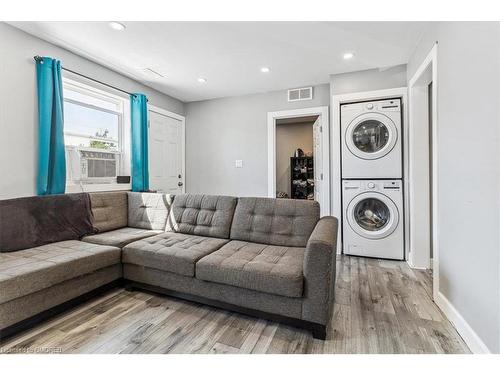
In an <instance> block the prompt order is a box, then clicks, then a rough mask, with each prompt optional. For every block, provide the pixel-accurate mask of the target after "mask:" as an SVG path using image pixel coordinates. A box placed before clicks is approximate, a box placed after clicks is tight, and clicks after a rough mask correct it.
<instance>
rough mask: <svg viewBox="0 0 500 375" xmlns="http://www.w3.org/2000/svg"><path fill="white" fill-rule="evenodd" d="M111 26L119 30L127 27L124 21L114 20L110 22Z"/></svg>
mask: <svg viewBox="0 0 500 375" xmlns="http://www.w3.org/2000/svg"><path fill="white" fill-rule="evenodd" d="M109 27H111V28H112V29H113V30H118V31H123V30H125V29H126V28H127V26H125V25H124V24H123V23H120V22H116V21H112V22H110V23H109Z"/></svg>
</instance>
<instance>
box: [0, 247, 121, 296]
mask: <svg viewBox="0 0 500 375" xmlns="http://www.w3.org/2000/svg"><path fill="white" fill-rule="evenodd" d="M120 253H121V250H120V249H119V248H117V247H112V246H101V245H95V244H90V243H86V242H82V241H75V240H69V241H62V242H55V243H52V244H48V245H43V246H38V247H33V248H31V249H26V250H20V251H16V252H13V253H0V303H4V302H7V301H10V300H13V299H15V298H19V297H23V296H26V295H28V294H31V293H34V292H37V291H39V290H42V289H45V288H48V287H51V286H53V285H56V284H58V283H61V282H63V281H66V280H69V279H72V278H75V277H78V276H81V275H85V274H88V273H91V272H93V271H96V270H98V269H101V268H104V267H108V266H111V265H114V264H119V263H120V255H121V254H120Z"/></svg>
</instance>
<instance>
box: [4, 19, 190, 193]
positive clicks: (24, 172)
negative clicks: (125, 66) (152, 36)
mask: <svg viewBox="0 0 500 375" xmlns="http://www.w3.org/2000/svg"><path fill="white" fill-rule="evenodd" d="M34 55H42V56H51V57H54V58H57V59H60V60H61V61H62V63H63V65H64V66H67V67H68V68H70V69H73V70H76V71H78V72H81V73H83V74H85V75H88V76H90V77H93V78H96V79H99V80H102V81H103V82H106V83H109V84H111V85H114V86H117V87H120V88H122V89H124V90H127V91H131V92H136V91H137V92H143V93H145V94H146V95H147V96H148V98H149V102H150V103H151V104H153V105H156V106H158V107H161V108H164V109H166V110H170V111H172V112H176V113H179V114H183V113H184V105H183V103H182V102H181V101H179V100H177V99H174V98H171V97H169V96H167V95H164V94H162V93H160V92H158V91H155V90H153V89H151V88H149V87H146V86H144V85H142V84H140V83H138V82H136V81H134V80H132V79H129V78H127V77H125V76H122V75H120V74H118V73H116V72H113V71H111V70H109V69H107V68H104V67H102V66H101V65H98V64H95V63H93V62H91V61H89V60H86V59H84V58H82V57H80V56H77V55H75V54H73V53H71V52H68V51H67V50H64V49H61V48H59V47H56V46H54V45H52V44H50V43H47V42H45V41H42V40H41V39H38V38H35V37H33V36H31V35H29V34H27V33H25V32H23V31H20V30H18V29H16V28H14V27H12V26H10V25H7V24H5V23H0V86H1V87H0V134H1V137H0V150H1V151H2V157H1V158H0V176H1V177H0V199H5V198H11V197H19V196H28V195H34V194H35V193H36V189H35V179H36V161H37V159H36V155H37V137H38V133H37V126H38V122H37V116H38V107H37V94H36V71H35V63H34V60H33V56H34Z"/></svg>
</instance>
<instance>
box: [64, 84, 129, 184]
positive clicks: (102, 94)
mask: <svg viewBox="0 0 500 375" xmlns="http://www.w3.org/2000/svg"><path fill="white" fill-rule="evenodd" d="M62 81H63V100H64V101H66V102H69V103H74V104H77V105H81V106H83V107H86V108H91V109H96V110H99V111H103V112H107V113H112V114H115V115H117V116H118V139H117V140H116V141H117V143H118V145H117V146H118V147H117V150H106V151H105V152H113V153H115V154H118V174H119V175H130V161H129V159H130V129H127V128H126V126H125V124H127V123H130V108H129V107H130V100H129V98H125V97H123V96H118V95H115V94H113V93H110V92H108V91H104V90H101V89H98V88H96V87H94V86H91V85H89V84H86V83H82V82H80V81H76V80H74V79H71V78H68V77H66V76H63V79H62ZM68 89H69V90H71V91H76V92H78V93H81V94H84V95H88V96H91V97H94V98H96V99H100V100H106V101H109V102H112V103H116V104H117V106H118V108H119V110H118V111H115V110H111V109H106V108H102V107H99V106H95V105H92V104H90V103H85V102H82V101H79V100H74V99H67V98H64V91H65V90H68ZM67 134H68V135H75V136H83V137H86V135H81V134H71V132H66V131H65V132H64V135H65V136H66V135H67ZM92 139H96V140H103V141H105V139H100V138H97V137H96V138H92ZM127 146H128V147H127ZM78 149H79V150H86V151H96V152H102V150H101V149H97V148H89V147H78ZM107 190H130V184H117V183H116V178H109V179H105V178H102V179H101V178H100V179H99V180H98V181H97V180H96V181H95V182H88V181H80V182H79V183H78V182H75V181H66V191H67V192H69V193H71V192H80V191H85V192H89V191H107Z"/></svg>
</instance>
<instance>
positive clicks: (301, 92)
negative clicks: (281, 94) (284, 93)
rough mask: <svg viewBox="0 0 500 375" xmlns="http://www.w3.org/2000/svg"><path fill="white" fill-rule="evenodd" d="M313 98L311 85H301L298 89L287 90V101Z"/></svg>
mask: <svg viewBox="0 0 500 375" xmlns="http://www.w3.org/2000/svg"><path fill="white" fill-rule="evenodd" d="M312 98H313V88H312V87H301V88H298V89H291V90H288V101H289V102H296V101H298V100H311V99H312Z"/></svg>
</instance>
